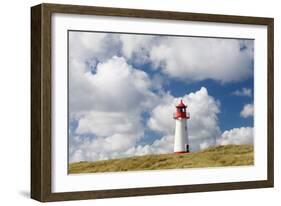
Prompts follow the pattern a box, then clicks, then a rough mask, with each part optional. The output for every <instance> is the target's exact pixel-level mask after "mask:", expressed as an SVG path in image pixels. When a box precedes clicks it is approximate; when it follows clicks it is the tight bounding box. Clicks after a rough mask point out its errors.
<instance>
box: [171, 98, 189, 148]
mask: <svg viewBox="0 0 281 206" xmlns="http://www.w3.org/2000/svg"><path fill="white" fill-rule="evenodd" d="M186 107H187V106H186V105H185V104H184V103H183V102H182V100H181V101H180V103H179V104H178V105H177V106H176V112H175V113H174V119H175V120H176V129H175V142H174V152H175V153H187V152H189V145H188V131H187V119H189V118H190V116H189V113H187V112H186Z"/></svg>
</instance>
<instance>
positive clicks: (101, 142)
mask: <svg viewBox="0 0 281 206" xmlns="http://www.w3.org/2000/svg"><path fill="white" fill-rule="evenodd" d="M31 40H32V41H31V75H32V76H31V110H32V112H31V197H32V198H34V199H36V200H39V201H42V202H46V201H61V200H79V199H92V198H109V197H124V196H139V195H159V194H171V193H188V192H203V191H218V190H232V189H250V188H265V187H273V182H274V181H273V179H274V169H273V154H274V150H273V149H274V143H273V108H274V107H273V106H274V105H273V19H272V18H262V17H245V16H243V17H242V16H228V15H214V14H198V13H183V12H171V11H151V10H136V9H121V8H104V7H90V6H74V5H57V4H41V5H37V6H34V7H32V8H31Z"/></svg>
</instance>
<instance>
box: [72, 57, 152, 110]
mask: <svg viewBox="0 0 281 206" xmlns="http://www.w3.org/2000/svg"><path fill="white" fill-rule="evenodd" d="M83 67H85V65H83V64H82V63H79V62H75V61H74V62H72V63H71V65H70V80H69V87H70V89H69V91H70V95H69V101H70V105H69V106H70V111H71V112H75V113H77V112H85V111H89V110H99V111H107V112H108V111H115V112H116V111H117V112H119V111H126V112H127V111H128V110H138V109H139V108H143V107H149V106H150V104H152V101H153V99H154V98H156V96H155V94H153V93H152V92H151V91H150V87H151V86H152V84H151V82H150V80H149V78H148V76H147V74H146V73H145V72H143V71H141V70H137V69H134V68H133V67H132V66H130V65H128V64H127V62H126V60H125V59H124V58H122V57H116V56H114V57H112V58H111V59H109V60H107V61H106V62H104V63H99V64H98V65H97V66H96V73H95V74H94V75H93V74H92V73H91V72H83V71H81V70H83V69H81V68H83ZM113 101H114V102H113Z"/></svg>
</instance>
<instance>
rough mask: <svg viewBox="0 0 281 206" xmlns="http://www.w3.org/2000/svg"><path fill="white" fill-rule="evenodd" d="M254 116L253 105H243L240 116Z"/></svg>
mask: <svg viewBox="0 0 281 206" xmlns="http://www.w3.org/2000/svg"><path fill="white" fill-rule="evenodd" d="M253 115H254V106H253V104H245V105H244V107H243V109H242V111H241V112H240V116H241V117H244V118H247V117H251V116H253Z"/></svg>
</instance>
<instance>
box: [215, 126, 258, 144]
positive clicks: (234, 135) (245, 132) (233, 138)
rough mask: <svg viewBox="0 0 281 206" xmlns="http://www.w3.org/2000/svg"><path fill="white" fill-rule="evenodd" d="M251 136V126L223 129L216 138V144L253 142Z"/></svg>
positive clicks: (252, 134)
mask: <svg viewBox="0 0 281 206" xmlns="http://www.w3.org/2000/svg"><path fill="white" fill-rule="evenodd" d="M253 136H254V131H253V128H252V127H241V128H234V129H231V130H226V131H224V132H223V134H222V135H221V138H220V139H219V140H218V144H220V145H228V144H253V138H254V137H253Z"/></svg>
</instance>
